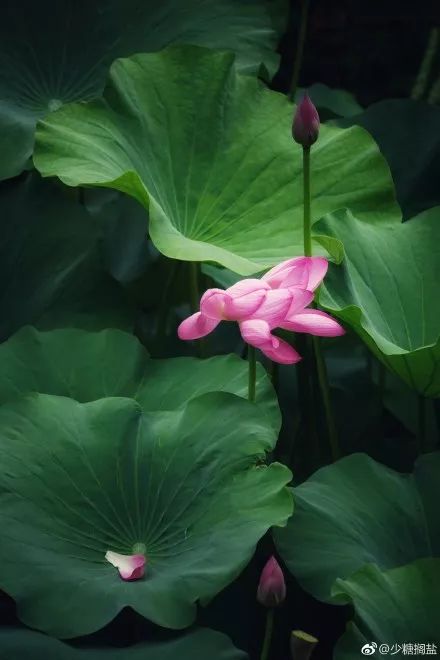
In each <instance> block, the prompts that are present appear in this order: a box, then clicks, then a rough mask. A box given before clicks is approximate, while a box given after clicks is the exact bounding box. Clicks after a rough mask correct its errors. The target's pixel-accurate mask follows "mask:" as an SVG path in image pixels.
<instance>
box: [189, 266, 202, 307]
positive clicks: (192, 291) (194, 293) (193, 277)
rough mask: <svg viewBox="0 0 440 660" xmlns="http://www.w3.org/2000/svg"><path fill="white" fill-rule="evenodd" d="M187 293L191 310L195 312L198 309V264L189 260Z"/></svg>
mask: <svg viewBox="0 0 440 660" xmlns="http://www.w3.org/2000/svg"><path fill="white" fill-rule="evenodd" d="M189 295H190V304H191V311H192V313H193V314H195V313H196V312H197V311H198V309H199V298H200V295H199V264H198V262H197V261H190V262H189Z"/></svg>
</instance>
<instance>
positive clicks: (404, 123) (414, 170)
mask: <svg viewBox="0 0 440 660" xmlns="http://www.w3.org/2000/svg"><path fill="white" fill-rule="evenodd" d="M338 123H339V124H340V125H343V126H351V125H353V124H357V125H359V126H362V127H363V128H365V129H366V130H367V131H368V132H369V133H371V135H372V136H373V137H374V139H375V140H376V142H377V143H378V145H379V146H380V150H381V151H382V153H383V155H384V156H385V158H386V159H387V161H388V163H389V165H390V168H391V172H392V173H393V179H394V182H395V185H396V192H397V199H398V201H399V204H400V205H401V207H402V211H403V215H404V217H405V218H411V217H413V216H414V215H417V214H418V213H420V212H421V211H424V210H425V209H429V208H432V207H433V206H438V205H439V204H440V194H439V186H438V172H439V170H440V113H439V112H438V108H437V107H435V106H434V105H430V104H429V103H426V102H424V101H414V100H411V99H389V100H386V101H380V102H379V103H374V104H373V105H371V106H370V107H369V108H367V109H366V110H365V111H364V112H363V113H362V114H359V115H357V116H355V117H353V118H350V119H346V120H341V121H340V122H338ZM402 135H404V136H405V139H404V140H402Z"/></svg>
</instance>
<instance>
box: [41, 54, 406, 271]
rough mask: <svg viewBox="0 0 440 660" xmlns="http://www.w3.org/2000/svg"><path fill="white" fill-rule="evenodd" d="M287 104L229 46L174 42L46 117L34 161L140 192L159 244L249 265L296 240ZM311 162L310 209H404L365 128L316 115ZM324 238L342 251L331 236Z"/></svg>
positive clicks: (372, 212)
mask: <svg viewBox="0 0 440 660" xmlns="http://www.w3.org/2000/svg"><path fill="white" fill-rule="evenodd" d="M291 116H292V106H291V105H290V104H289V103H288V102H287V100H286V99H285V97H284V96H282V95H280V94H277V93H275V92H272V91H270V90H268V89H266V88H265V87H264V86H262V85H261V84H260V83H259V82H258V81H257V80H255V79H253V78H251V77H248V76H241V75H240V74H238V73H237V71H236V68H235V66H234V62H233V56H232V55H230V54H225V53H218V52H212V51H209V50H206V49H202V48H196V47H172V48H168V49H166V50H165V51H162V52H161V53H158V54H149V55H136V56H134V57H132V58H129V59H125V60H118V61H116V62H115V63H114V64H113V66H112V69H111V74H110V79H109V82H108V84H107V87H106V90H105V92H104V99H103V100H102V101H101V100H100V101H95V102H92V103H89V104H72V105H69V106H65V107H63V108H61V109H60V110H58V111H57V112H54V113H52V114H51V115H49V116H48V117H47V118H46V119H45V120H43V121H42V122H41V123H40V125H39V127H38V130H37V146H36V153H35V164H36V166H37V168H38V169H39V170H40V171H41V172H42V174H43V175H44V176H53V175H56V176H58V177H60V179H62V181H64V182H65V183H67V184H68V185H71V186H76V185H82V184H85V185H88V184H89V185H90V184H94V185H99V186H109V187H113V188H116V189H118V190H121V191H123V192H126V193H128V194H130V195H132V196H133V197H135V198H136V199H138V201H140V202H141V203H142V204H144V206H145V207H148V209H149V214H150V234H151V238H152V240H153V242H154V243H155V245H156V247H157V248H158V249H159V250H160V251H161V252H163V253H164V254H165V255H167V256H169V257H173V258H176V259H184V260H189V261H193V260H195V261H216V262H218V263H220V264H222V265H224V266H226V267H228V268H231V269H232V270H234V271H236V272H238V273H241V274H250V273H254V272H257V271H259V270H262V269H263V268H264V267H265V266H269V265H272V264H273V263H276V262H278V261H281V260H282V259H283V258H285V257H291V256H292V255H293V254H299V253H301V252H302V180H301V168H302V164H301V150H300V149H299V147H298V146H297V145H294V144H293V142H292V138H291ZM313 167H314V173H315V180H314V205H313V219H314V220H317V219H318V218H320V217H321V216H323V215H324V214H326V213H328V212H330V211H334V210H335V209H338V208H342V207H348V208H350V209H352V211H353V212H354V213H355V214H356V215H357V217H359V218H361V219H365V220H368V221H369V222H372V223H376V222H377V223H383V222H385V223H387V222H392V221H393V220H396V219H398V218H399V217H400V212H399V209H398V207H397V205H396V204H395V201H394V191H393V185H392V180H391V176H390V173H389V170H388V167H387V165H386V163H385V161H384V160H383V158H382V156H381V155H380V152H379V150H378V148H377V146H376V144H375V143H374V141H373V140H372V139H371V138H370V137H369V135H368V134H367V133H366V132H365V131H363V130H362V129H360V128H358V127H353V128H351V129H348V130H342V129H339V128H337V127H330V126H323V127H322V131H321V135H320V139H319V142H318V143H317V144H316V146H315V147H314V152H313ZM367 180H368V186H366V185H365V181H367ZM321 242H322V243H325V247H326V249H329V250H330V251H331V252H333V253H334V254H336V255H339V254H340V242H339V241H338V240H335V239H332V238H329V239H328V240H327V241H325V242H324V241H322V240H321ZM320 249H321V250H322V248H320Z"/></svg>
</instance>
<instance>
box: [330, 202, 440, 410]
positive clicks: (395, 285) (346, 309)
mask: <svg viewBox="0 0 440 660" xmlns="http://www.w3.org/2000/svg"><path fill="white" fill-rule="evenodd" d="M439 220H440V207H435V208H433V209H430V210H429V211H425V212H424V213H422V214H420V216H418V217H417V218H414V219H412V220H411V221H410V222H407V223H404V224H397V223H396V224H394V225H390V226H388V227H383V226H381V227H380V228H379V227H374V226H372V225H370V224H367V223H365V222H362V221H360V220H358V219H356V218H354V217H353V216H352V215H351V214H349V213H343V212H341V213H337V214H331V215H329V216H328V217H327V218H325V219H324V220H323V221H322V222H321V223H320V224H319V226H318V229H317V231H322V233H323V234H325V235H327V234H330V235H331V236H334V237H338V238H339V239H340V240H341V241H342V242H343V244H344V248H345V258H344V261H343V263H342V265H341V266H339V267H333V268H331V269H330V271H329V273H328V275H327V277H326V280H325V284H324V287H323V290H322V292H321V296H320V302H321V304H322V305H323V306H324V307H325V308H326V309H328V310H330V311H331V312H332V313H333V314H335V315H337V316H339V317H340V318H341V319H343V320H344V321H346V322H347V323H348V324H349V325H351V326H352V327H353V328H354V329H355V330H356V332H357V333H358V334H359V335H360V336H361V337H362V339H363V340H364V341H365V342H366V343H367V344H368V346H369V347H370V348H371V350H372V351H373V352H375V353H376V355H377V356H378V357H379V359H381V360H382V361H383V362H385V363H386V365H387V366H389V367H390V369H392V370H394V371H395V372H396V373H397V374H398V375H399V376H400V377H401V378H403V380H405V381H406V382H407V383H408V385H410V387H412V388H413V389H415V390H417V391H418V392H420V393H421V394H423V395H425V396H432V397H436V396H438V395H439V394H440V343H439V339H440V325H439V318H440V298H439V296H438V293H437V289H438V281H439V276H440V268H439V264H440V222H439Z"/></svg>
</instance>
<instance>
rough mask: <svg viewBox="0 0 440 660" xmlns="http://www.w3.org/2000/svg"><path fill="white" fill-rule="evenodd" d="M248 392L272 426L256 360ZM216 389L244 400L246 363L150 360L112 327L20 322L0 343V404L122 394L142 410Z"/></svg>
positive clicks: (269, 395)
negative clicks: (33, 397) (36, 396)
mask: <svg viewBox="0 0 440 660" xmlns="http://www.w3.org/2000/svg"><path fill="white" fill-rule="evenodd" d="M66 346H68V347H69V350H66ZM93 365H96V367H97V368H91V367H92V366H93ZM183 383H184V387H183V386H182V384H183ZM256 390H257V400H256V403H257V405H258V407H259V408H260V409H261V412H262V413H263V414H264V416H265V417H266V418H267V420H268V423H269V424H270V425H271V427H272V428H273V430H274V432H277V431H278V430H279V427H280V423H281V420H280V413H279V408H278V403H277V400H276V395H275V392H274V390H273V388H272V386H271V384H270V382H269V379H268V377H267V375H266V373H265V371H264V370H263V368H262V367H261V366H259V367H258V370H257V383H256ZM222 391H224V392H230V393H232V394H235V395H237V396H240V397H243V398H247V395H248V366H247V362H246V361H244V360H241V359H240V358H238V357H237V356H235V355H223V356H220V355H219V356H216V357H213V358H209V359H205V360H200V359H197V358H189V357H188V358H186V357H183V358H171V359H167V360H152V359H150V358H149V357H148V354H147V352H146V350H145V349H144V347H143V346H142V345H141V344H140V343H139V341H138V340H137V339H136V338H135V337H133V336H132V335H130V334H128V333H125V332H121V331H118V330H115V329H109V330H103V331H101V332H86V331H83V330H76V329H60V330H52V331H49V332H39V331H37V330H35V329H34V328H32V327H28V328H23V329H22V330H20V331H19V332H18V333H17V334H15V335H14V336H13V337H11V338H10V339H9V341H7V342H5V343H4V344H2V345H0V403H5V402H7V401H11V400H13V399H15V398H18V397H20V396H23V395H25V394H28V393H31V392H40V393H42V394H55V395H59V396H66V397H70V398H72V399H75V400H76V401H80V402H83V403H85V402H88V401H95V400H96V399H101V398H105V397H111V396H124V397H130V398H133V399H135V400H136V401H137V402H138V403H139V404H140V405H141V407H142V409H143V410H145V411H157V410H177V409H179V408H182V407H183V406H185V405H186V403H187V402H188V401H190V400H191V399H193V398H195V397H197V396H200V395H201V394H206V393H208V392H222Z"/></svg>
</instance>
